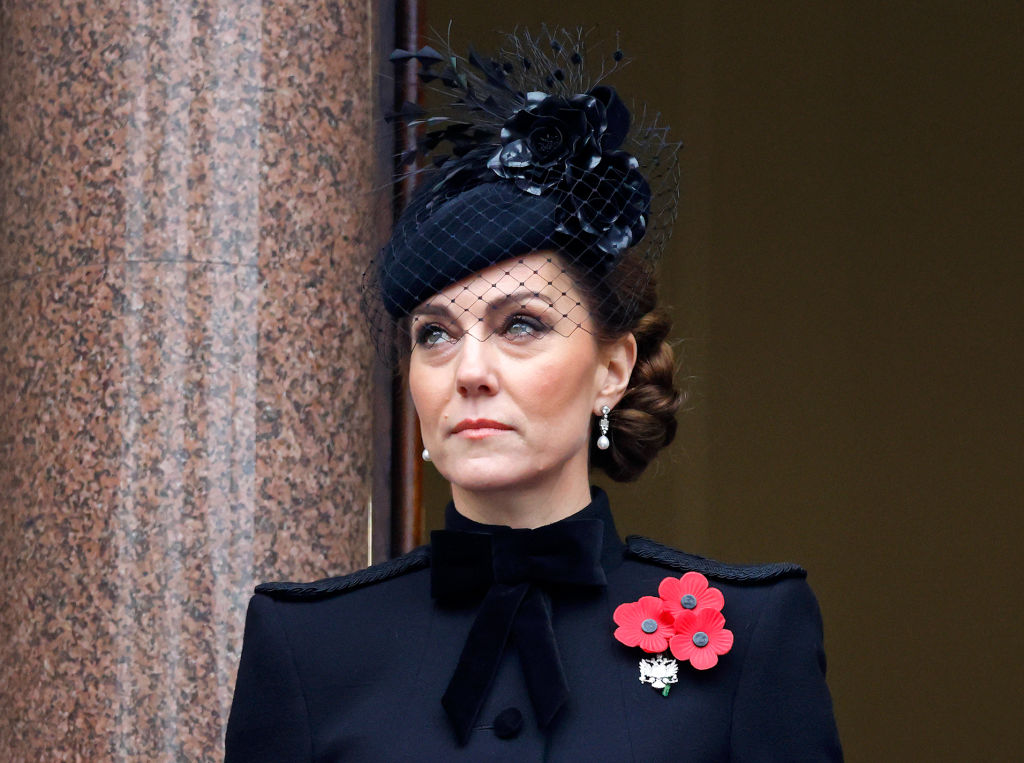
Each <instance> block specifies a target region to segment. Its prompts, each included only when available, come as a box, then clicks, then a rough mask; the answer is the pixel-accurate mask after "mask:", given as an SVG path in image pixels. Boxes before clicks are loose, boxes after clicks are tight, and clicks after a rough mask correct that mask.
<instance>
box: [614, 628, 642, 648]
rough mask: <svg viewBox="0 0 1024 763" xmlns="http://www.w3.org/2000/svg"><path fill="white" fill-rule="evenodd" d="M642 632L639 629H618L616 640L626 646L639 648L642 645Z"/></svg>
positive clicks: (616, 630)
mask: <svg viewBox="0 0 1024 763" xmlns="http://www.w3.org/2000/svg"><path fill="white" fill-rule="evenodd" d="M642 633H643V632H642V631H641V630H639V629H638V628H622V627H620V628H616V629H615V638H616V639H618V640H619V641H621V642H622V643H623V644H625V645H626V646H638V645H639V644H640V637H641V635H642Z"/></svg>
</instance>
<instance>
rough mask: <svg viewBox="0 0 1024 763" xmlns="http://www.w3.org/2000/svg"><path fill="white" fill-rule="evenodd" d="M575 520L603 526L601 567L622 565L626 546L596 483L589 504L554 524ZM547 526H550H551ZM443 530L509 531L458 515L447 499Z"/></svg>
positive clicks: (607, 570)
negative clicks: (592, 520) (589, 521)
mask: <svg viewBox="0 0 1024 763" xmlns="http://www.w3.org/2000/svg"><path fill="white" fill-rule="evenodd" d="M578 519H598V520H600V521H601V524H602V525H603V526H604V533H603V535H602V539H601V566H602V567H603V568H604V570H605V572H611V571H612V570H614V569H616V568H617V567H618V566H619V565H621V564H622V559H623V554H624V553H625V549H626V546H625V544H624V543H623V542H622V540H621V539H620V538H619V533H618V531H617V530H616V529H615V519H614V518H613V517H612V510H611V506H610V504H609V503H608V494H607V493H606V492H604V490H602V489H601V488H599V487H597V486H596V485H591V486H590V503H589V504H587V505H586V506H585V507H583V508H582V509H580V510H579V511H577V512H576V513H575V514H572V515H571V516H568V517H566V518H565V519H560V520H559V521H558V522H555V523H554V524H556V525H557V524H561V523H563V522H572V521H574V520H578ZM547 526H548V527H550V526H551V525H547ZM444 529H446V530H459V531H461V532H470V533H488V534H493V533H496V532H500V531H503V530H508V529H509V528H508V527H507V526H506V525H485V524H483V523H481V522H476V521H474V520H472V519H470V518H469V517H465V516H463V515H462V514H460V513H459V510H458V509H457V508H455V504H454V503H453V502H452V501H449V502H448V506H447V507H446V508H445V510H444Z"/></svg>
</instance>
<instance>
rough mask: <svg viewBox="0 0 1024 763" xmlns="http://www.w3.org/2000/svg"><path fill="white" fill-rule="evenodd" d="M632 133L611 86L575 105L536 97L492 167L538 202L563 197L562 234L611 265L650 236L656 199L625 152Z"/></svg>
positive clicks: (504, 134) (509, 129)
mask: <svg viewBox="0 0 1024 763" xmlns="http://www.w3.org/2000/svg"><path fill="white" fill-rule="evenodd" d="M628 132H629V110H628V109H627V108H626V106H625V105H624V104H623V103H622V101H621V99H620V98H619V96H618V94H617V93H616V92H615V90H614V89H613V88H611V87H608V86H605V85H602V86H599V87H595V88H594V89H593V90H591V91H590V92H589V93H586V94H582V95H574V96H572V97H569V98H564V97H561V96H555V95H548V94H546V93H529V94H527V96H526V107H525V108H523V109H520V110H519V111H517V112H516V113H515V114H514V115H513V116H512V118H511V119H509V120H508V121H507V122H505V124H504V126H503V127H502V130H501V143H502V145H501V148H500V149H499V150H498V151H497V152H495V153H494V154H493V155H492V156H491V158H490V160H489V161H488V163H487V166H488V167H489V168H490V169H491V170H493V171H494V172H495V173H496V174H497V175H498V176H499V177H501V178H504V179H506V180H511V181H513V182H514V183H515V184H516V186H517V187H518V188H520V189H521V190H523V191H526V192H527V193H531V194H534V195H535V196H540V195H542V194H545V193H548V192H552V191H556V192H559V193H561V194H562V196H563V199H564V201H563V203H562V211H563V215H564V217H563V219H562V220H560V221H559V224H558V227H557V231H558V232H559V233H560V234H562V235H563V236H565V237H568V240H570V241H575V243H576V246H575V247H573V248H583V249H586V248H591V247H596V249H597V250H598V252H599V253H600V255H599V257H600V258H601V259H607V260H608V263H607V264H611V262H612V261H614V260H615V259H617V258H618V256H619V255H620V254H621V253H622V252H623V251H624V250H625V249H627V248H629V247H630V246H632V245H633V244H635V243H636V242H637V241H639V240H640V239H641V238H642V237H643V235H644V232H645V230H646V227H647V220H646V216H647V211H648V209H649V207H650V200H651V192H650V188H649V187H648V185H647V182H646V180H644V177H643V175H641V173H640V170H639V167H638V165H637V161H636V159H634V158H633V157H632V156H630V155H629V154H628V153H626V152H625V151H621V150H618V149H619V146H621V145H622V142H623V140H624V139H625V136H626V134H627V133H628Z"/></svg>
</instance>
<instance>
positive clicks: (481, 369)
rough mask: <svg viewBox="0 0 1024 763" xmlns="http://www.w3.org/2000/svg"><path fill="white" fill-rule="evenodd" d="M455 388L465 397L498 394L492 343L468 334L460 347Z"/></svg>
mask: <svg viewBox="0 0 1024 763" xmlns="http://www.w3.org/2000/svg"><path fill="white" fill-rule="evenodd" d="M455 386H456V388H457V389H458V392H459V394H460V395H462V396H463V397H472V396H474V395H494V394H496V393H497V392H498V372H497V368H496V367H495V362H494V358H493V353H492V350H491V342H489V341H487V340H486V339H478V338H477V337H475V336H473V335H471V334H467V335H466V336H465V338H464V339H463V341H462V342H460V347H459V359H458V365H457V367H456V369H455Z"/></svg>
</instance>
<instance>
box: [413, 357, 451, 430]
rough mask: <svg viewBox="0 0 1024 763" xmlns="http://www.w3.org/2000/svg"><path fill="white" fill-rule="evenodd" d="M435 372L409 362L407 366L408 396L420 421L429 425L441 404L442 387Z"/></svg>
mask: <svg viewBox="0 0 1024 763" xmlns="http://www.w3.org/2000/svg"><path fill="white" fill-rule="evenodd" d="M439 382H440V379H439V378H438V374H437V371H436V370H434V369H431V368H430V367H429V366H424V365H422V364H419V363H416V362H415V361H411V363H410V365H409V394H410V395H411V396H412V404H413V406H414V407H415V408H416V414H417V415H418V416H419V418H420V421H421V422H424V423H430V422H432V421H434V420H435V419H436V418H437V416H438V410H439V408H440V406H441V404H442V402H443V400H442V397H443V395H442V387H441V385H440V383H439Z"/></svg>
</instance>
